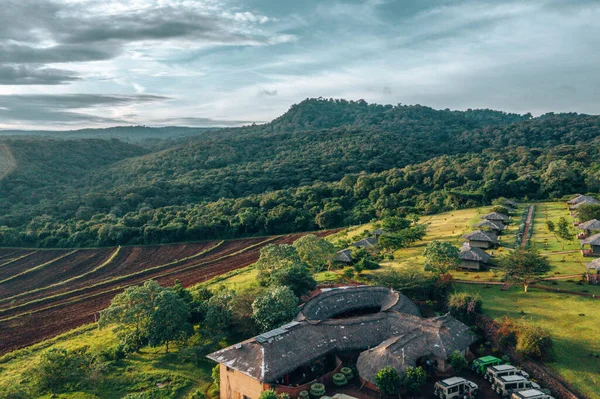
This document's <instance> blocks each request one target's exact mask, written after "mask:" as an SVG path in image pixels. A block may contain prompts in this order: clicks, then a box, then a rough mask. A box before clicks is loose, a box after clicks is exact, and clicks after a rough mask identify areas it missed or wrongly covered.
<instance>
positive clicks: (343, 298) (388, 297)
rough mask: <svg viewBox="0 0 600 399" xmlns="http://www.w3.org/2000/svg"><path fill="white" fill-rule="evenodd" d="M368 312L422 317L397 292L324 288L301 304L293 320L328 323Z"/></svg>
mask: <svg viewBox="0 0 600 399" xmlns="http://www.w3.org/2000/svg"><path fill="white" fill-rule="evenodd" d="M370 308H379V309H380V312H384V311H387V310H394V311H396V312H400V313H408V314H413V315H417V316H420V315H421V312H420V311H419V308H417V306H416V305H415V304H414V303H413V302H412V301H411V300H410V299H408V298H407V297H406V296H404V295H402V294H400V293H399V292H398V291H394V290H390V289H389V288H385V287H372V286H366V285H365V286H358V287H353V286H349V287H338V288H329V289H328V288H323V289H322V293H321V294H320V295H317V296H316V297H314V298H312V299H310V300H309V301H308V302H306V303H305V304H304V306H303V307H302V310H301V311H300V313H299V314H298V316H297V317H296V320H311V321H313V322H314V321H320V320H327V319H331V318H333V317H335V316H337V315H339V314H342V313H346V312H349V311H353V310H360V309H370Z"/></svg>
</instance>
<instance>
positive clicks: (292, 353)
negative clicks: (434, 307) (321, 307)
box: [208, 287, 472, 382]
mask: <svg viewBox="0 0 600 399" xmlns="http://www.w3.org/2000/svg"><path fill="white" fill-rule="evenodd" d="M383 290H386V291H388V292H389V294H388V295H387V296H384V295H382V293H383ZM369 292H370V293H372V294H373V295H374V296H376V297H378V298H379V302H380V303H381V305H382V309H386V310H383V311H380V312H378V313H375V314H369V315H365V316H358V317H351V318H345V319H339V320H335V319H328V320H321V321H314V320H311V319H308V318H306V319H303V320H299V321H294V322H291V323H288V324H286V325H284V326H282V327H280V328H277V329H275V330H272V331H269V332H267V333H264V334H261V335H259V336H257V337H254V338H252V339H249V340H247V341H244V342H242V343H240V344H237V345H233V346H230V347H228V348H225V349H222V350H220V351H217V352H214V353H211V354H210V355H208V358H209V359H212V360H214V361H216V362H219V363H222V364H224V365H226V366H227V367H230V368H233V369H235V370H238V371H240V372H242V373H244V374H246V375H249V376H250V377H252V378H255V379H257V380H259V381H262V382H275V381H277V380H278V379H280V378H282V377H283V376H285V375H286V374H288V373H290V372H292V371H294V370H295V369H297V368H298V367H300V366H303V365H307V364H310V363H311V362H314V361H316V360H317V359H319V358H321V357H323V356H325V355H327V354H329V353H335V352H344V351H364V350H368V349H369V348H374V347H376V346H378V345H379V344H381V343H382V342H384V341H386V340H389V339H390V338H391V337H402V336H406V335H407V334H409V333H412V334H418V331H420V335H426V336H427V337H428V338H427V341H424V342H422V347H423V351H424V352H427V353H436V354H439V355H440V356H445V357H447V355H449V353H451V351H452V350H454V347H455V346H461V345H462V344H463V343H464V342H467V341H468V342H469V343H470V342H471V341H470V340H471V339H472V338H471V336H470V335H468V336H467V332H468V327H467V326H465V325H464V324H462V323H460V322H458V321H457V320H455V319H453V318H452V317H450V316H444V317H443V318H434V319H423V318H421V317H419V316H418V315H411V314H406V313H400V312H398V311H396V310H395V309H396V308H397V305H398V304H399V303H401V304H403V305H402V306H403V307H401V309H413V310H414V309H416V306H415V305H414V304H412V306H408V303H404V301H405V300H406V301H408V302H410V300H408V298H406V297H404V296H402V295H401V294H399V293H397V292H395V291H392V290H389V289H387V288H382V287H354V288H346V289H340V290H329V291H325V292H323V293H322V294H320V295H318V296H317V297H315V298H313V299H311V300H310V301H309V302H308V303H307V305H308V304H309V303H311V302H312V303H313V304H318V303H319V302H321V301H320V300H319V299H318V298H319V296H322V295H323V296H324V298H323V299H322V300H323V301H324V303H325V302H326V303H330V304H335V303H336V302H337V303H339V304H340V310H341V309H346V305H347V304H348V302H353V301H352V300H350V299H349V297H350V296H352V295H354V294H356V295H360V296H361V298H363V299H364V298H367V297H368V295H362V294H366V293H369ZM404 298H406V299H404ZM334 299H336V300H335V301H334ZM395 299H397V300H396V301H395ZM355 305H356V304H355ZM312 306H315V305H312ZM329 306H334V305H327V306H326V308H327V309H329ZM363 306H364V305H363ZM305 311H306V305H305V308H304V309H303V312H305ZM416 311H417V312H418V309H416ZM336 312H337V314H339V313H340V312H339V311H336ZM336 312H333V311H331V310H330V311H329V312H328V313H331V314H335V313H336ZM300 318H301V317H300ZM401 339H402V340H404V339H405V338H401ZM467 345H468V344H467ZM462 349H464V348H463V347H461V348H460V350H462Z"/></svg>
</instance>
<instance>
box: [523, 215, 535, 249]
mask: <svg viewBox="0 0 600 399" xmlns="http://www.w3.org/2000/svg"><path fill="white" fill-rule="evenodd" d="M532 217H533V205H529V210H528V211H527V220H525V229H524V230H523V237H522V238H521V246H522V247H524V246H526V245H527V240H528V237H529V229H530V228H531V218H532Z"/></svg>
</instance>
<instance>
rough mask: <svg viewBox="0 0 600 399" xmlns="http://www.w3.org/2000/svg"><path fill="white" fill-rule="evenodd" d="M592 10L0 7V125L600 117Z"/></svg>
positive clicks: (424, 0) (224, 3) (587, 6)
mask: <svg viewBox="0 0 600 399" xmlns="http://www.w3.org/2000/svg"><path fill="white" fill-rule="evenodd" d="M598 21H600V2H599V1H597V0H594V1H584V0H580V1H576V0H570V1H564V0H555V1H536V0H527V1H504V0H493V1H489V2H486V1H428V0H414V1H413V0H406V1H404V0H396V1H393V0H339V1H337V0H52V1H50V0H48V1H47V0H2V5H1V8H0V128H44V129H65V128H79V127H89V126H111V125H123V124H145V125H188V126H230V125H239V124H245V123H249V122H254V121H256V122H264V121H269V120H271V119H273V118H275V117H277V116H279V115H280V114H282V113H283V112H285V111H286V110H287V109H288V108H289V107H290V105H292V104H294V103H298V102H300V101H302V100H303V99H305V98H308V97H320V96H321V97H334V98H346V99H354V100H358V99H365V100H367V101H368V102H377V103H391V104H397V103H403V104H417V103H418V104H423V105H429V106H432V107H434V108H451V109H466V108H494V109H501V110H505V111H511V112H520V113H525V112H531V113H533V114H534V115H538V114H541V113H545V112H549V111H555V112H562V111H575V112H582V113H590V114H600V51H599V50H600V23H598Z"/></svg>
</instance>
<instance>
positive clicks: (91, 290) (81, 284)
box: [0, 232, 328, 354]
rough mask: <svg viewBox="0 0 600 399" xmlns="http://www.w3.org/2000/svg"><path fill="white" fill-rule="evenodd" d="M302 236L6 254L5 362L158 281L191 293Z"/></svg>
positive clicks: (2, 253) (1, 347)
mask: <svg viewBox="0 0 600 399" xmlns="http://www.w3.org/2000/svg"><path fill="white" fill-rule="evenodd" d="M327 234H328V232H320V233H319V235H327ZM302 235H303V234H292V235H286V236H274V237H258V238H248V239H240V240H229V241H206V242H200V243H185V244H172V245H159V246H145V247H119V248H97V249H81V250H73V249H68V250H62V249H60V250H27V249H14V248H4V249H0V338H1V339H0V354H3V353H6V352H9V351H12V350H14V349H17V348H21V347H24V346H28V345H31V344H33V343H35V342H39V341H41V340H44V339H47V338H50V337H53V336H55V335H58V334H60V333H63V332H65V331H68V330H70V329H73V328H75V327H78V326H80V325H82V324H85V323H89V322H91V321H94V319H95V317H97V314H98V312H99V311H100V310H102V309H103V308H105V307H106V306H108V304H109V303H110V301H111V299H112V297H113V296H114V295H116V294H117V293H119V292H121V291H122V290H123V289H125V288H126V287H128V286H131V285H135V284H139V283H141V282H143V281H145V280H147V279H150V278H152V279H155V280H157V281H158V282H159V283H160V284H162V285H172V284H173V283H174V281H175V280H179V281H181V283H182V284H183V285H184V286H190V285H193V284H196V283H198V282H202V281H205V280H208V279H210V278H213V277H215V276H218V275H220V274H223V273H226V272H229V271H232V270H235V269H238V268H241V267H245V266H248V265H250V264H252V263H254V262H255V261H256V260H257V259H258V256H259V251H260V249H261V248H262V247H263V246H265V245H267V244H269V243H276V244H284V243H285V244H289V243H292V242H293V241H295V240H296V239H297V238H299V237H300V236H302Z"/></svg>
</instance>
